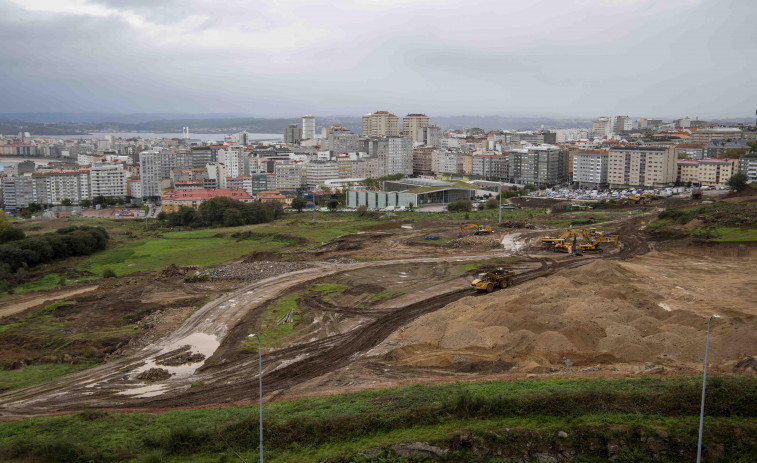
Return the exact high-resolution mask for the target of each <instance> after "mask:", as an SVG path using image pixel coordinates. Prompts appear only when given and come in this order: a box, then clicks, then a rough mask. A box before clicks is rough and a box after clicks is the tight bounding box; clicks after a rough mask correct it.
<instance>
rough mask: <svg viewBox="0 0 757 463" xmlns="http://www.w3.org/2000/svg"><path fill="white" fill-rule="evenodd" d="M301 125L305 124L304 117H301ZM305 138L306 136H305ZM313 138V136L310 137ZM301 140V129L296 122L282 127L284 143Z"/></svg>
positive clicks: (293, 142)
mask: <svg viewBox="0 0 757 463" xmlns="http://www.w3.org/2000/svg"><path fill="white" fill-rule="evenodd" d="M302 120H303V125H305V123H304V121H305V118H304V117H303V118H302ZM306 138H307V137H306ZM310 138H313V137H310ZM300 140H302V130H301V129H300V127H299V126H298V125H297V124H289V125H288V126H287V127H286V128H285V129H284V143H288V144H290V145H294V144H297V143H299V142H300Z"/></svg>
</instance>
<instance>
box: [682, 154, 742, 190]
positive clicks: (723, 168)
mask: <svg viewBox="0 0 757 463" xmlns="http://www.w3.org/2000/svg"><path fill="white" fill-rule="evenodd" d="M677 167H678V174H677V178H676V180H678V181H679V182H681V183H688V182H691V183H692V184H698V185H713V186H717V185H726V184H727V183H728V180H730V178H731V177H732V176H733V174H735V173H736V172H737V171H738V163H737V160H736V159H717V158H708V159H702V160H679V161H678V162H677Z"/></svg>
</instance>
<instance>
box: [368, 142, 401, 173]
mask: <svg viewBox="0 0 757 463" xmlns="http://www.w3.org/2000/svg"><path fill="white" fill-rule="evenodd" d="M366 145H367V147H368V149H367V150H366V151H367V152H368V154H369V155H370V156H375V157H377V158H378V160H379V166H380V175H378V177H381V176H384V175H394V174H405V175H411V174H412V173H413V142H412V140H411V139H410V138H409V137H390V136H388V137H383V138H373V139H370V140H368V141H367V142H366Z"/></svg>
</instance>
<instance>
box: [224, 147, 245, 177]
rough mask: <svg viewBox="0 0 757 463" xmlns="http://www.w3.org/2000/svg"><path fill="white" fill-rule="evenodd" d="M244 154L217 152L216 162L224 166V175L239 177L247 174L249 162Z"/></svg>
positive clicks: (237, 151)
mask: <svg viewBox="0 0 757 463" xmlns="http://www.w3.org/2000/svg"><path fill="white" fill-rule="evenodd" d="M247 159H248V157H247V155H246V153H244V152H243V151H239V150H218V157H217V160H218V162H220V163H221V164H223V165H225V166H226V175H228V176H229V177H239V176H241V175H247V174H249V173H250V172H249V170H250V167H249V165H250V164H249V161H246V160H247Z"/></svg>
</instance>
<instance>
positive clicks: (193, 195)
mask: <svg viewBox="0 0 757 463" xmlns="http://www.w3.org/2000/svg"><path fill="white" fill-rule="evenodd" d="M218 197H225V198H231V199H235V200H238V201H242V202H246V203H249V202H252V201H253V199H252V196H250V195H249V193H247V192H246V191H244V190H231V189H215V190H205V189H203V190H168V191H165V192H163V196H162V201H163V207H162V210H163V211H164V212H166V213H171V212H176V211H178V210H179V208H181V207H183V206H186V207H191V208H192V209H197V208H199V207H200V204H202V203H203V202H205V201H207V200H209V199H212V198H218Z"/></svg>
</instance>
